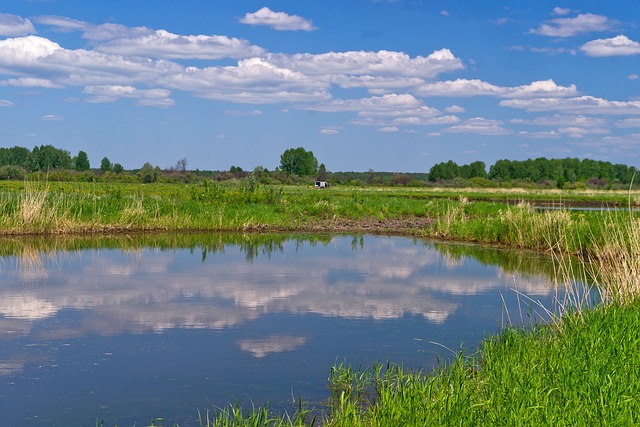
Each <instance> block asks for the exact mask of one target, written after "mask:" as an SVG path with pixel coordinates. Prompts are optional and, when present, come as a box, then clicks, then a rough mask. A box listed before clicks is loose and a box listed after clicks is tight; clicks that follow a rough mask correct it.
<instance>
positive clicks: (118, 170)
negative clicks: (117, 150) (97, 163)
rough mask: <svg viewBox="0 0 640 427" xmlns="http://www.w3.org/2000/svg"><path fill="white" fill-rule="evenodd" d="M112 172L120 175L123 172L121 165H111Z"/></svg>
mask: <svg viewBox="0 0 640 427" xmlns="http://www.w3.org/2000/svg"><path fill="white" fill-rule="evenodd" d="M113 171H114V172H115V173H122V172H124V168H123V167H122V165H121V164H120V163H116V164H115V165H113Z"/></svg>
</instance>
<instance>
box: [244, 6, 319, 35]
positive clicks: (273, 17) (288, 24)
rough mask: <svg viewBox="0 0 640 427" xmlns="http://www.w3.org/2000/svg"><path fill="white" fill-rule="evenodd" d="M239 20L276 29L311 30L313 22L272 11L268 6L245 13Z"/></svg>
mask: <svg viewBox="0 0 640 427" xmlns="http://www.w3.org/2000/svg"><path fill="white" fill-rule="evenodd" d="M240 22H241V23H243V24H248V25H264V26H267V27H271V28H273V29H274V30H278V31H313V30H315V29H316V28H315V27H314V26H313V22H311V21H310V20H308V19H305V18H303V17H301V16H297V15H289V14H287V13H285V12H274V11H272V10H271V9H269V8H268V7H263V8H262V9H260V10H258V11H256V12H253V13H247V14H245V15H244V17H243V18H241V19H240Z"/></svg>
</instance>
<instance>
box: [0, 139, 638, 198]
mask: <svg viewBox="0 0 640 427" xmlns="http://www.w3.org/2000/svg"><path fill="white" fill-rule="evenodd" d="M636 171H637V170H636V168H635V167H633V166H626V165H623V164H612V163H611V162H605V161H599V160H590V159H583V160H580V159H577V158H566V159H547V158H545V157H540V158H537V159H534V160H532V159H527V160H498V161H497V162H496V163H495V164H493V165H492V166H491V167H490V168H489V170H488V172H487V168H486V165H485V163H484V162H481V161H476V162H473V163H470V164H465V165H458V164H457V163H456V162H454V161H452V160H449V161H448V162H442V163H438V164H435V165H433V166H432V167H431V169H430V170H429V173H428V174H427V173H403V172H376V171H373V170H372V169H370V170H369V171H367V172H328V171H327V170H326V168H325V167H324V164H322V165H321V166H320V168H319V170H318V175H317V176H315V177H313V176H311V177H308V176H307V177H304V176H298V175H296V174H290V173H287V172H285V171H283V170H281V169H279V168H276V169H275V170H273V171H268V170H267V169H266V168H264V167H262V166H256V168H255V169H254V170H253V171H244V170H242V168H240V167H237V166H231V168H230V169H229V170H228V171H210V170H203V171H201V170H197V169H196V170H188V169H187V160H186V159H180V160H178V162H177V163H176V164H175V165H174V166H171V167H168V168H166V169H164V170H162V169H160V168H159V167H158V166H153V165H151V164H150V163H145V164H144V165H143V166H142V167H141V168H140V169H132V170H128V171H126V170H124V168H123V167H122V165H120V164H119V163H111V161H110V160H109V159H108V158H107V157H104V158H103V159H102V161H101V162H100V167H99V168H92V167H91V165H90V163H89V158H88V156H87V154H86V153H85V152H84V151H79V152H78V154H77V155H76V156H73V157H72V156H71V153H69V152H68V151H66V150H62V149H59V148H56V147H54V146H52V145H40V146H36V147H34V148H33V149H32V150H29V149H27V148H24V147H18V146H16V147H12V148H0V180H2V179H14V180H16V179H17V180H21V179H24V178H27V177H31V176H35V175H42V174H46V179H48V180H51V181H121V182H143V183H144V182H185V183H189V182H197V181H201V180H202V179H207V180H213V181H226V180H230V179H245V178H247V177H249V176H251V177H252V178H254V179H255V180H257V182H260V183H264V184H303V183H307V182H310V180H313V179H321V180H327V181H330V182H331V183H332V184H338V185H352V186H361V185H391V186H401V187H420V186H430V185H444V186H456V187H461V186H472V187H499V186H502V187H510V186H535V187H541V188H550V187H557V188H579V187H597V188H621V187H623V186H628V185H629V184H630V183H631V182H632V180H633V178H634V175H635V173H636Z"/></svg>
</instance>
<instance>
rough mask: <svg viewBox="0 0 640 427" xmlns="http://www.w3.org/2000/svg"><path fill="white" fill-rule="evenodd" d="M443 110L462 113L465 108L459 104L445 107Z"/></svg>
mask: <svg viewBox="0 0 640 427" xmlns="http://www.w3.org/2000/svg"><path fill="white" fill-rule="evenodd" d="M444 111H445V112H447V113H455V114H459V113H464V112H465V109H464V107H461V106H459V105H452V106H450V107H447V108H445V109H444Z"/></svg>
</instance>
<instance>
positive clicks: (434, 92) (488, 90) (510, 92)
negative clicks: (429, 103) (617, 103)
mask: <svg viewBox="0 0 640 427" xmlns="http://www.w3.org/2000/svg"><path fill="white" fill-rule="evenodd" d="M415 92H416V93H417V94H419V95H421V96H453V97H463V96H483V95H484V96H496V97H501V98H531V97H541V96H557V97H565V96H575V95H576V94H577V90H576V87H575V85H571V86H559V85H557V84H556V83H555V82H554V81H553V80H543V81H537V82H532V83H530V84H528V85H522V86H515V87H501V86H496V85H493V84H491V83H487V82H483V81H482V80H477V79H474V80H466V79H457V80H449V81H441V82H435V83H425V84H424V85H421V86H419V87H417V88H416V89H415Z"/></svg>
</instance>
